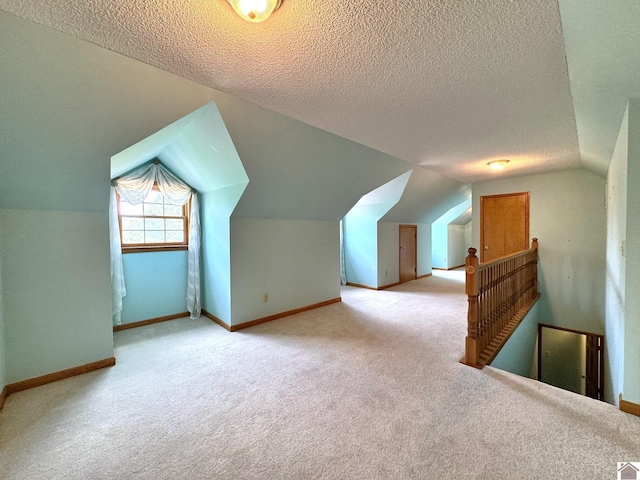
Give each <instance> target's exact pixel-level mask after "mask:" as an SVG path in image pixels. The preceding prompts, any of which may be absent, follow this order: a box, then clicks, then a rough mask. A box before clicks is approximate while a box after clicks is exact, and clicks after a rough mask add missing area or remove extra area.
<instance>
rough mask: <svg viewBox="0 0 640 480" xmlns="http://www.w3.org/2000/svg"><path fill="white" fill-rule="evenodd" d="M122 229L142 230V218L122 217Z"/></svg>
mask: <svg viewBox="0 0 640 480" xmlns="http://www.w3.org/2000/svg"><path fill="white" fill-rule="evenodd" d="M122 230H144V220H143V219H142V218H135V217H122Z"/></svg>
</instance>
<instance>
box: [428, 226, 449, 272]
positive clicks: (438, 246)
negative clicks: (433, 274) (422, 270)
mask: <svg viewBox="0 0 640 480" xmlns="http://www.w3.org/2000/svg"><path fill="white" fill-rule="evenodd" d="M447 225H448V222H447V221H438V220H436V221H435V222H433V223H432V224H431V241H432V242H433V244H432V247H431V264H432V265H433V268H447V265H448V259H449V231H448V229H447Z"/></svg>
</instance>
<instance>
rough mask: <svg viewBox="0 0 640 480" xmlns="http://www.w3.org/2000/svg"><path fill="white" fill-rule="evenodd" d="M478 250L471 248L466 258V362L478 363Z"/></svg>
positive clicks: (470, 363) (468, 363) (469, 363)
mask: <svg viewBox="0 0 640 480" xmlns="http://www.w3.org/2000/svg"><path fill="white" fill-rule="evenodd" d="M476 253H477V250H476V249H475V248H470V249H469V255H468V256H467V258H466V260H465V267H466V286H465V290H466V294H467V300H468V302H469V311H468V313H467V338H466V339H465V363H466V364H467V365H474V366H475V365H477V364H478V360H479V358H478V357H479V352H478V257H476Z"/></svg>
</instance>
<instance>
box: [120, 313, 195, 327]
mask: <svg viewBox="0 0 640 480" xmlns="http://www.w3.org/2000/svg"><path fill="white" fill-rule="evenodd" d="M189 315H191V314H190V313H189V312H180V313H174V314H172V315H164V316H162V317H154V318H149V319H147V320H140V321H138V322H130V323H122V324H120V325H114V326H113V331H114V332H119V331H121V330H128V329H130V328H137V327H144V326H145V325H152V324H154V323H160V322H166V321H168V320H175V319H176V318H184V317H188V316H189Z"/></svg>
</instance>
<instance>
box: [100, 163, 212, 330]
mask: <svg viewBox="0 0 640 480" xmlns="http://www.w3.org/2000/svg"><path fill="white" fill-rule="evenodd" d="M154 183H157V184H158V188H159V190H160V192H161V193H162V195H163V196H164V197H165V199H166V200H167V202H169V203H170V204H172V205H180V206H182V205H184V204H185V203H187V202H188V201H189V199H191V211H190V218H189V251H188V257H189V261H188V273H187V275H188V279H187V280H188V281H187V298H186V300H187V310H188V311H189V313H190V314H191V318H198V317H199V316H200V208H199V206H198V195H197V194H196V192H195V191H194V190H192V188H191V187H190V186H189V185H187V184H186V183H184V182H183V181H182V180H180V179H179V178H177V177H176V176H175V175H173V174H172V173H171V172H170V171H168V170H167V169H166V168H164V167H163V166H162V165H161V164H159V163H151V164H149V165H145V166H143V167H141V168H139V169H137V170H134V171H133V172H131V173H128V174H127V175H123V176H122V177H119V178H117V179H115V180H113V181H112V182H111V200H110V202H109V233H110V244H111V288H112V291H113V323H114V324H115V325H119V324H120V323H121V312H122V297H124V296H125V295H126V294H127V291H126V288H125V284H124V272H123V269H122V245H121V243H120V227H119V225H118V203H117V199H116V192H118V194H119V195H121V196H122V197H123V198H124V199H125V200H126V201H127V202H129V203H131V204H133V205H135V204H138V203H141V202H142V201H143V200H144V199H145V198H146V197H147V195H148V194H149V191H151V189H152V188H153V184H154Z"/></svg>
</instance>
